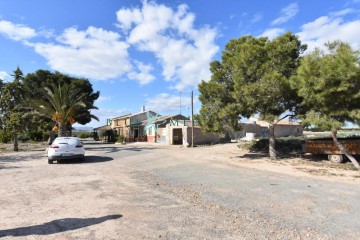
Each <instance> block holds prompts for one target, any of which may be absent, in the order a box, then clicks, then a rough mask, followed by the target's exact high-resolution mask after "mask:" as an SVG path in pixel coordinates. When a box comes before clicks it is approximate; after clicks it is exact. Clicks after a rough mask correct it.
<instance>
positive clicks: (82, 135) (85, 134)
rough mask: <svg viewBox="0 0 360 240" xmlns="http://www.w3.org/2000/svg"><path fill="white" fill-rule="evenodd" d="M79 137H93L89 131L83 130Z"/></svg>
mask: <svg viewBox="0 0 360 240" xmlns="http://www.w3.org/2000/svg"><path fill="white" fill-rule="evenodd" d="M79 137H80V138H89V137H91V134H90V133H88V132H81V133H80V134H79Z"/></svg>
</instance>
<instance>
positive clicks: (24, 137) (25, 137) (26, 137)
mask: <svg viewBox="0 0 360 240" xmlns="http://www.w3.org/2000/svg"><path fill="white" fill-rule="evenodd" d="M29 140H30V137H29V135H28V134H20V135H19V136H18V141H21V142H26V141H29Z"/></svg>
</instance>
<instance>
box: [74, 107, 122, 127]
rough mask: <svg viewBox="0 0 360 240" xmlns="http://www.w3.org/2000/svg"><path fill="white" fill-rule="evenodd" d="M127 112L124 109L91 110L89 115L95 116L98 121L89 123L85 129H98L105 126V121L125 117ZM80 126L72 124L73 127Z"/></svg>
mask: <svg viewBox="0 0 360 240" xmlns="http://www.w3.org/2000/svg"><path fill="white" fill-rule="evenodd" d="M127 112H128V111H127V110H124V109H109V108H99V109H94V110H91V114H93V115H95V116H97V117H98V118H99V121H97V120H91V122H89V123H87V124H86V126H87V127H100V126H103V125H106V123H107V119H111V118H114V117H118V116H121V115H125V114H126V113H127ZM78 126H82V125H80V124H74V127H78Z"/></svg>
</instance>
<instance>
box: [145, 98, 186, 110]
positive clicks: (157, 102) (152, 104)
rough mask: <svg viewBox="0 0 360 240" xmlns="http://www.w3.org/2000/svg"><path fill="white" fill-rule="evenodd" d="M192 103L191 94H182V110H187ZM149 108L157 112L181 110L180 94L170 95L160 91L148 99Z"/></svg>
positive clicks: (147, 105)
mask: <svg viewBox="0 0 360 240" xmlns="http://www.w3.org/2000/svg"><path fill="white" fill-rule="evenodd" d="M190 105H191V98H190V96H186V95H185V94H182V96H181V110H182V112H184V111H186V107H188V106H190ZM146 107H147V109H151V110H152V111H155V112H161V113H163V112H165V113H169V112H177V113H179V112H180V94H179V95H170V94H168V93H160V94H158V95H156V96H155V97H153V98H148V99H147V101H146Z"/></svg>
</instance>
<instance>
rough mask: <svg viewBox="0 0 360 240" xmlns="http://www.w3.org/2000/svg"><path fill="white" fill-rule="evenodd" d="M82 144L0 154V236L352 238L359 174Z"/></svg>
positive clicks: (226, 152) (226, 150) (224, 149)
mask: <svg viewBox="0 0 360 240" xmlns="http://www.w3.org/2000/svg"><path fill="white" fill-rule="evenodd" d="M85 147H86V151H87V152H86V153H87V156H86V160H85V162H84V163H81V162H77V161H68V162H62V163H60V164H53V165H49V164H47V159H46V156H45V152H44V148H38V149H33V150H31V151H26V152H20V153H12V152H6V153H4V152H3V153H0V182H1V188H0V216H1V221H0V238H2V239H10V238H11V239H13V238H15V239H359V238H360V231H359V228H360V221H359V220H360V218H359V217H358V216H359V214H358V213H359V212H360V201H359V199H360V179H359V178H358V177H357V176H358V175H357V174H358V173H357V172H355V173H354V172H351V174H350V175H349V174H348V172H347V171H345V170H343V171H342V172H341V170H338V172H339V171H340V174H338V175H322V176H314V175H311V174H309V172H307V171H299V170H297V168H296V167H298V166H292V165H291V164H284V163H282V164H279V163H273V162H270V161H267V160H266V159H264V158H262V159H261V161H260V160H258V159H255V160H254V158H247V157H246V153H244V152H242V151H241V150H239V149H238V148H237V147H236V144H226V145H218V146H209V147H199V148H194V149H190V148H181V147H176V146H163V145H156V144H145V143H142V144H140V143H139V144H127V145H115V144H99V143H95V142H91V141H86V142H85ZM244 154H245V155H244ZM289 166H292V167H289ZM301 168H306V166H301ZM349 176H350V177H349Z"/></svg>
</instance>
